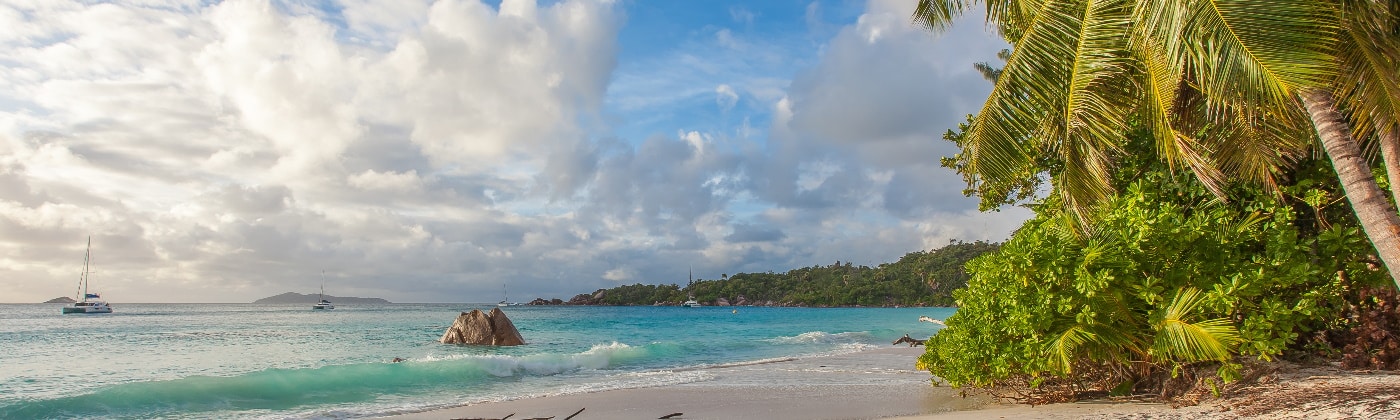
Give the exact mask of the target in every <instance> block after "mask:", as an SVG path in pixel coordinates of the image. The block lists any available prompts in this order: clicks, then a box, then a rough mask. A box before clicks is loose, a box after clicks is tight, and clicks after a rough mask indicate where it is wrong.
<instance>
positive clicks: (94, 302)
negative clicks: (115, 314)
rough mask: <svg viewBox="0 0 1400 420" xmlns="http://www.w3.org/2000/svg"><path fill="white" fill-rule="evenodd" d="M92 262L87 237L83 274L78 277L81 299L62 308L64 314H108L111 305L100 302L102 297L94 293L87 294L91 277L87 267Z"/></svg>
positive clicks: (110, 310)
mask: <svg viewBox="0 0 1400 420" xmlns="http://www.w3.org/2000/svg"><path fill="white" fill-rule="evenodd" d="M91 262H92V237H91V236H89V237H88V245H87V254H86V255H84V256H83V274H82V276H80V277H78V290H79V292H78V295H79V296H81V297H82V298H81V299H78V301H77V302H73V303H72V304H70V305H65V306H64V307H63V313H65V314H110V313H112V305H108V304H107V302H104V301H102V300H101V299H102V296H100V295H98V294H96V293H88V290H87V289H88V279H90V278H91V277H92V272H91V271H89V270H88V267H89V266H90V265H91V264H90V263H91Z"/></svg>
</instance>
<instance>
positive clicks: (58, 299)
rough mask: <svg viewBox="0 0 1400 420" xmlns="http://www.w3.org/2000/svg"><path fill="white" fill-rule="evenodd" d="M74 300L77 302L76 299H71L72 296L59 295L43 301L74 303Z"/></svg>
mask: <svg viewBox="0 0 1400 420" xmlns="http://www.w3.org/2000/svg"><path fill="white" fill-rule="evenodd" d="M74 302H77V301H76V300H73V298H70V297H68V296H59V297H56V298H53V299H49V300H48V301H47V302H44V303H74Z"/></svg>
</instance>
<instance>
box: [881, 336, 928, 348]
mask: <svg viewBox="0 0 1400 420" xmlns="http://www.w3.org/2000/svg"><path fill="white" fill-rule="evenodd" d="M924 341H926V340H916V339H913V338H909V334H905V335H904V336H903V337H900V338H899V339H898V340H894V342H893V343H890V345H894V346H897V345H899V343H909V347H914V346H922V345H924Z"/></svg>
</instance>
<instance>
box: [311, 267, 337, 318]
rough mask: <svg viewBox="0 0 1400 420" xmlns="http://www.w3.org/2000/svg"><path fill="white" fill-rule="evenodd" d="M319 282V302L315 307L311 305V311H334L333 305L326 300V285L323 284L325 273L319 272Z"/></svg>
mask: <svg viewBox="0 0 1400 420" xmlns="http://www.w3.org/2000/svg"><path fill="white" fill-rule="evenodd" d="M321 281H322V283H321V301H320V302H316V304H315V305H311V309H335V305H332V304H331V301H329V300H326V284H325V283H324V282H325V281H326V272H325V271H322V272H321Z"/></svg>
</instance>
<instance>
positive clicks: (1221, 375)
mask: <svg viewBox="0 0 1400 420" xmlns="http://www.w3.org/2000/svg"><path fill="white" fill-rule="evenodd" d="M1131 137H1133V138H1137V139H1139V141H1138V142H1137V143H1130V144H1128V145H1127V147H1129V148H1130V149H1131V150H1135V151H1136V152H1138V154H1136V155H1134V156H1137V157H1136V158H1130V159H1127V160H1126V161H1125V162H1123V163H1122V166H1121V167H1120V171H1119V172H1118V173H1117V174H1116V176H1115V178H1114V179H1113V181H1112V182H1113V186H1114V187H1115V188H1116V189H1118V190H1119V191H1121V192H1120V193H1118V194H1115V195H1113V196H1110V197H1108V198H1106V199H1104V201H1103V202H1101V203H1100V204H1099V205H1097V206H1095V207H1094V208H1093V209H1092V210H1091V212H1090V213H1089V214H1088V215H1087V216H1088V217H1087V220H1088V222H1081V221H1080V220H1078V219H1076V217H1077V216H1076V215H1075V214H1073V213H1071V212H1069V211H1068V210H1066V209H1065V207H1064V205H1063V204H1062V203H1060V202H1059V200H1061V199H1062V198H1061V197H1060V196H1059V195H1058V194H1052V195H1051V196H1050V197H1047V198H1045V199H1043V200H1041V201H1040V202H1039V203H1038V204H1037V205H1035V206H1034V207H1035V210H1036V216H1035V217H1034V218H1033V219H1031V220H1030V221H1028V222H1026V224H1025V225H1023V226H1022V227H1021V228H1020V229H1019V230H1018V231H1017V232H1016V233H1015V234H1014V235H1013V236H1012V238H1011V239H1009V240H1008V241H1007V242H1006V243H1005V244H1003V245H1002V247H1001V248H1000V249H999V250H998V251H995V252H992V253H988V254H986V255H983V256H981V257H978V258H976V259H974V260H972V261H971V262H969V263H968V265H967V270H968V273H969V274H970V276H971V277H970V279H969V281H968V286H967V288H966V289H963V290H959V291H956V292H954V297H955V298H956V300H957V301H956V302H957V304H958V306H959V307H960V309H959V310H958V312H957V313H956V314H954V315H953V316H952V317H950V318H949V319H947V320H946V321H945V322H946V324H947V325H948V328H947V329H945V330H942V331H940V332H939V333H938V334H937V335H935V336H934V337H932V338H930V339H929V341H928V343H927V346H928V348H927V351H926V353H925V354H924V355H923V356H921V357H920V359H919V365H920V367H921V368H923V369H927V370H929V371H930V372H931V373H932V374H933V375H935V376H937V377H938V378H941V379H942V380H943V381H946V382H947V383H948V384H951V385H954V386H977V387H990V386H997V385H1003V386H1004V385H1010V386H1013V387H1016V386H1019V387H1023V388H1026V389H1033V390H1035V391H1037V392H1039V395H1050V396H1056V397H1059V396H1065V395H1075V394H1078V393H1083V392H1090V391H1095V390H1098V391H1108V390H1117V391H1119V392H1139V393H1141V392H1156V393H1163V394H1166V395H1170V394H1172V393H1173V392H1179V391H1181V390H1182V389H1184V388H1183V387H1182V386H1179V385H1180V384H1179V383H1178V382H1180V381H1186V382H1191V383H1194V382H1195V381H1197V380H1201V379H1204V376H1202V377H1197V376H1196V375H1194V374H1184V373H1183V372H1194V371H1193V370H1192V369H1193V368H1195V367H1199V366H1201V365H1202V364H1209V365H1210V366H1214V369H1215V372H1216V374H1215V375H1209V376H1211V377H1212V378H1214V379H1215V380H1230V379H1233V378H1234V377H1236V376H1237V374H1238V367H1239V363H1238V362H1239V361H1238V360H1237V355H1244V356H1246V357H1247V358H1253V359H1271V358H1273V357H1277V356H1279V355H1283V354H1285V353H1288V352H1299V351H1303V350H1305V349H1306V347H1308V346H1320V345H1324V346H1325V345H1327V344H1328V343H1320V342H1317V341H1316V340H1312V341H1310V340H1304V339H1305V338H1316V337H1317V334H1315V333H1317V332H1320V331H1324V330H1329V329H1336V328H1341V327H1345V325H1342V324H1345V320H1344V319H1340V318H1339V317H1337V316H1335V315H1336V314H1338V313H1342V312H1343V311H1344V310H1346V308H1348V307H1349V306H1350V303H1349V302H1352V301H1355V300H1356V299H1355V297H1357V296H1359V294H1360V293H1363V291H1365V290H1368V289H1367V287H1368V286H1374V285H1377V284H1380V285H1384V284H1387V282H1388V277H1387V274H1386V272H1385V271H1384V270H1382V269H1380V267H1379V266H1378V261H1376V260H1375V258H1374V257H1373V256H1372V255H1371V254H1370V252H1371V247H1370V244H1369V242H1367V241H1366V240H1365V238H1364V236H1362V235H1361V234H1360V233H1359V227H1358V226H1357V224H1356V222H1355V217H1354V216H1353V215H1352V214H1351V212H1350V208H1348V206H1347V205H1346V203H1345V201H1341V200H1339V197H1340V196H1341V191H1340V187H1339V186H1338V185H1337V183H1336V179H1335V177H1333V175H1332V174H1331V170H1330V166H1329V165H1327V164H1326V162H1324V161H1321V160H1317V159H1312V160H1306V161H1300V162H1298V163H1297V165H1296V166H1295V167H1294V168H1293V169H1291V170H1290V171H1289V172H1288V173H1287V176H1286V177H1282V182H1281V183H1280V185H1279V186H1278V191H1279V194H1281V196H1280V195H1275V194H1274V193H1270V192H1268V191H1266V190H1264V189H1263V188H1260V187H1247V186H1242V185H1234V186H1227V188H1228V189H1230V193H1231V194H1232V195H1233V196H1235V197H1238V199H1237V200H1234V201H1230V202H1224V201H1221V200H1219V199H1217V198H1216V197H1215V196H1214V195H1213V194H1212V193H1211V192H1209V190H1208V189H1207V188H1205V186H1204V185H1202V184H1201V183H1200V182H1199V181H1197V180H1195V179H1194V178H1193V177H1192V176H1190V175H1187V174H1182V173H1174V172H1172V171H1171V170H1170V168H1169V167H1168V166H1167V165H1166V164H1164V163H1162V162H1161V161H1160V160H1158V159H1156V158H1155V156H1153V154H1152V150H1151V146H1150V141H1148V140H1147V138H1148V136H1147V135H1146V133H1145V132H1142V131H1140V132H1138V133H1135V134H1133V135H1131ZM1349 298H1350V299H1349ZM1202 362H1205V363H1202Z"/></svg>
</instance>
